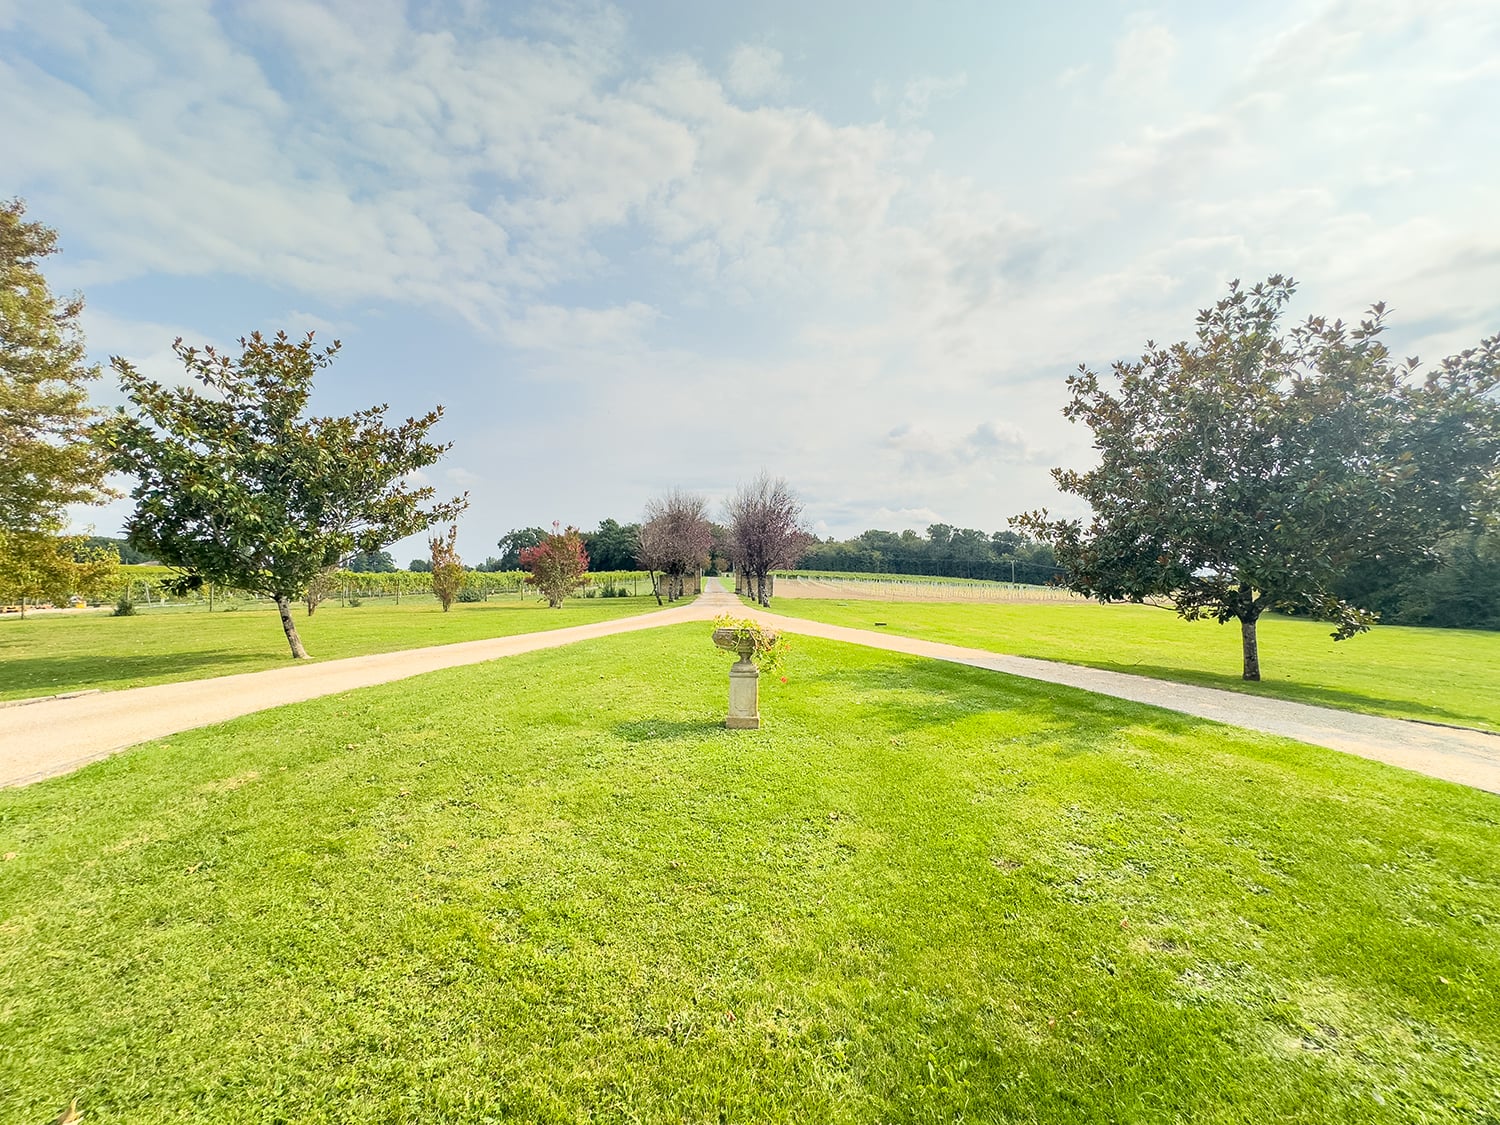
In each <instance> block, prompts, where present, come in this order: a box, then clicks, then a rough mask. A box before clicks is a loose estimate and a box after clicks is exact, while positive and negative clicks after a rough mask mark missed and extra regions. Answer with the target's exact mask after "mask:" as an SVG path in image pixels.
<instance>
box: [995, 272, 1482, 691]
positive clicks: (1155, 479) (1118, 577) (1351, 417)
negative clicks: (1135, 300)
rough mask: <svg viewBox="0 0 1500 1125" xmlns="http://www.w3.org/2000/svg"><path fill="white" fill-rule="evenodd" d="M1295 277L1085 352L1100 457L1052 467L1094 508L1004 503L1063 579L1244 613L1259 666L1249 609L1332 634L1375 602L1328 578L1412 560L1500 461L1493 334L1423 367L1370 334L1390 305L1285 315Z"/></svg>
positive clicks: (1084, 390)
mask: <svg viewBox="0 0 1500 1125" xmlns="http://www.w3.org/2000/svg"><path fill="white" fill-rule="evenodd" d="M1293 290H1294V285H1293V282H1292V281H1291V279H1290V278H1284V277H1272V278H1270V279H1268V280H1267V281H1265V282H1263V283H1261V284H1258V285H1256V286H1254V287H1253V288H1252V289H1249V290H1248V291H1247V290H1244V289H1241V288H1240V286H1239V284H1238V282H1236V283H1234V284H1232V285H1231V286H1230V291H1229V295H1228V296H1227V297H1225V298H1224V299H1223V300H1221V301H1220V302H1218V304H1217V305H1215V306H1214V307H1213V308H1211V309H1205V310H1204V311H1203V312H1202V313H1200V314H1199V317H1198V333H1197V338H1196V339H1195V340H1192V341H1185V342H1183V343H1179V344H1174V345H1172V346H1171V347H1168V348H1159V347H1157V346H1156V345H1155V344H1153V343H1151V342H1149V341H1148V342H1147V344H1146V352H1145V354H1144V355H1142V356H1141V358H1140V359H1139V360H1138V361H1134V362H1120V363H1116V364H1115V365H1114V376H1115V378H1114V380H1113V382H1114V386H1113V387H1112V388H1111V387H1108V386H1106V384H1105V382H1104V380H1101V379H1100V378H1099V376H1098V375H1096V374H1095V373H1094V372H1092V371H1090V370H1089V369H1088V368H1086V367H1080V368H1079V373H1078V374H1076V375H1073V376H1070V377H1069V379H1068V388H1069V390H1070V392H1071V398H1070V401H1069V403H1068V405H1067V406H1066V407H1065V408H1064V410H1063V414H1064V416H1065V417H1067V418H1068V419H1069V420H1070V421H1075V422H1083V423H1085V424H1086V425H1088V427H1089V428H1090V429H1092V430H1093V432H1094V448H1095V449H1096V450H1097V451H1098V454H1099V465H1098V467H1097V468H1093V469H1090V470H1088V471H1086V472H1077V471H1074V470H1064V469H1054V470H1053V476H1054V477H1055V478H1056V480H1057V483H1058V485H1059V486H1060V487H1061V488H1062V490H1063V491H1064V492H1071V493H1073V494H1074V495H1076V496H1080V497H1082V498H1083V499H1085V500H1087V501H1088V503H1089V505H1090V506H1091V507H1092V509H1093V515H1092V517H1091V519H1090V521H1089V522H1088V524H1087V525H1085V524H1084V523H1083V522H1082V521H1080V520H1053V519H1049V518H1048V516H1047V513H1046V512H1045V511H1042V512H1033V513H1031V514H1029V515H1026V516H1022V517H1019V518H1018V519H1017V520H1016V521H1015V522H1016V523H1017V524H1018V525H1019V526H1020V527H1022V528H1024V529H1025V530H1026V531H1029V532H1031V533H1032V534H1034V535H1036V536H1037V537H1038V538H1040V539H1042V540H1044V541H1045V542H1048V543H1050V544H1051V545H1052V547H1053V548H1054V550H1055V551H1056V553H1057V562H1058V564H1059V565H1060V566H1061V567H1063V568H1064V569H1065V571H1066V574H1067V577H1066V584H1067V585H1068V586H1069V587H1070V588H1071V589H1073V590H1076V591H1077V592H1078V593H1081V594H1084V595H1086V596H1089V597H1095V598H1098V599H1100V600H1101V601H1133V602H1144V601H1146V600H1148V599H1150V600H1153V601H1154V600H1158V599H1160V600H1164V601H1166V602H1168V603H1169V604H1171V605H1172V606H1173V607H1174V608H1175V609H1176V611H1177V612H1178V613H1179V614H1180V615H1181V616H1182V617H1184V618H1187V619H1188V620H1194V619H1197V618H1201V617H1211V618H1213V619H1214V620H1216V621H1218V622H1220V623H1221V624H1223V623H1227V622H1229V621H1238V622H1239V624H1240V637H1241V650H1242V656H1243V676H1244V678H1245V679H1246V680H1258V679H1260V652H1259V645H1258V641H1257V636H1256V622H1257V621H1258V620H1259V618H1260V616H1261V615H1262V614H1263V613H1265V612H1266V611H1267V610H1270V609H1285V610H1290V611H1294V612H1299V613H1304V614H1308V615H1310V616H1314V617H1321V618H1323V619H1324V620H1328V621H1331V622H1333V623H1334V624H1335V626H1336V628H1335V630H1334V633H1333V636H1334V638H1335V639H1336V640H1343V639H1345V638H1347V637H1350V636H1353V635H1354V634H1356V633H1359V632H1361V631H1363V630H1365V629H1368V628H1369V627H1370V625H1371V623H1372V622H1373V620H1374V614H1373V613H1371V612H1369V610H1368V608H1367V607H1364V606H1360V605H1356V604H1353V603H1351V602H1350V601H1347V600H1345V599H1344V598H1342V597H1340V596H1339V589H1340V583H1341V579H1342V578H1343V576H1344V575H1346V574H1348V573H1350V571H1351V569H1352V568H1357V567H1361V566H1374V567H1376V568H1378V569H1379V570H1380V571H1382V572H1393V571H1400V570H1402V569H1403V568H1407V567H1414V566H1415V567H1422V566H1425V565H1427V564H1429V563H1430V562H1432V561H1434V560H1435V559H1436V557H1437V552H1438V550H1439V546H1440V543H1441V542H1442V538H1443V534H1444V532H1446V531H1449V530H1451V529H1460V528H1472V527H1474V526H1476V525H1477V523H1478V521H1480V520H1481V519H1482V518H1483V517H1484V516H1485V513H1486V512H1487V511H1492V510H1493V507H1494V503H1495V486H1496V481H1497V479H1500V336H1496V337H1491V338H1490V339H1487V340H1485V341H1483V342H1482V343H1481V344H1480V345H1479V346H1478V347H1477V348H1472V349H1470V350H1469V351H1466V352H1463V353H1462V354H1460V355H1457V356H1453V357H1451V358H1449V359H1446V360H1444V361H1443V362H1442V363H1441V364H1440V365H1439V367H1438V369H1437V370H1436V371H1434V372H1432V373H1431V374H1429V375H1428V376H1427V377H1426V379H1425V380H1424V381H1421V382H1418V381H1417V380H1415V379H1414V378H1413V373H1414V372H1415V370H1416V366H1417V361H1416V360H1415V359H1409V360H1407V361H1406V362H1405V363H1400V364H1398V363H1396V362H1393V361H1392V359H1391V356H1390V353H1389V352H1388V351H1387V349H1386V347H1385V345H1384V344H1383V343H1382V342H1381V340H1380V335H1381V333H1382V331H1383V330H1384V327H1385V325H1384V313H1385V310H1384V306H1382V305H1375V306H1374V307H1373V308H1372V310H1371V313H1370V316H1369V318H1368V319H1366V320H1363V321H1361V322H1360V323H1359V324H1358V325H1357V326H1354V327H1350V326H1348V325H1345V324H1344V323H1343V322H1342V321H1332V322H1330V321H1327V320H1325V319H1323V318H1322V317H1315V318H1313V319H1311V320H1309V321H1307V322H1306V323H1305V324H1303V325H1300V326H1298V327H1296V328H1294V329H1293V330H1291V331H1290V332H1285V333H1284V332H1282V331H1280V330H1279V327H1278V324H1279V320H1280V317H1281V313H1282V310H1283V308H1284V307H1285V306H1286V304H1287V302H1288V301H1289V300H1290V299H1291V296H1292V293H1293Z"/></svg>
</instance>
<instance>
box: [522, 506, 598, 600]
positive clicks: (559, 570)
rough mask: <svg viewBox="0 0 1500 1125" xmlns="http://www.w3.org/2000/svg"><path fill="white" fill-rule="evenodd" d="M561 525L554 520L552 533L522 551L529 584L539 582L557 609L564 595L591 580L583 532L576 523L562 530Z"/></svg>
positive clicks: (523, 568)
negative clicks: (535, 544) (581, 532)
mask: <svg viewBox="0 0 1500 1125" xmlns="http://www.w3.org/2000/svg"><path fill="white" fill-rule="evenodd" d="M558 526H559V525H558V524H557V522H556V521H554V522H553V524H552V534H551V535H548V536H545V537H544V538H543V539H542V541H541V543H539V544H538V545H537V546H535V547H527V548H526V549H525V550H524V551H522V552H521V569H522V570H525V571H528V572H529V573H528V574H527V575H526V582H527V584H528V585H531V586H535V587H536V588H537V590H538V591H539V592H540V593H541V595H542V596H543V597H544V598H546V599H547V604H548V605H549V606H551V607H552V608H553V609H560V608H561V607H562V603H563V599H564V598H565V597H567V596H568V595H569V594H571V593H572V592H573V591H574V590H576V589H578V588H579V587H580V586H585V585H587V584H588V580H589V576H588V573H587V572H588V569H589V556H588V552H587V551H585V550H584V549H583V536H581V535H580V534H579V532H578V529H577V528H576V527H567V528H564V529H563V530H561V531H559V530H558Z"/></svg>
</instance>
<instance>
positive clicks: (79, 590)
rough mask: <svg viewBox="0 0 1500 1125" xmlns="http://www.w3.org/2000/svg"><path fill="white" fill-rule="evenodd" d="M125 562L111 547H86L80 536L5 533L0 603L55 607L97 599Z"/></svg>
mask: <svg viewBox="0 0 1500 1125" xmlns="http://www.w3.org/2000/svg"><path fill="white" fill-rule="evenodd" d="M119 565H120V557H119V556H118V555H117V554H115V552H114V548H112V547H90V546H87V544H86V542H85V538H84V537H83V536H81V535H52V534H49V533H47V532H44V531H8V530H5V529H3V528H0V603H3V604H8V605H19V606H20V607H21V613H22V615H23V616H24V614H25V612H26V606H27V604H28V603H29V604H31V605H37V604H39V603H42V602H50V603H51V604H53V605H56V606H66V605H67V604H68V600H69V598H71V597H72V596H74V595H77V596H78V597H81V598H93V597H98V596H99V595H100V594H102V593H104V592H105V591H107V590H109V589H110V588H111V587H112V586H113V583H114V581H115V576H116V573H117V572H118V570H119Z"/></svg>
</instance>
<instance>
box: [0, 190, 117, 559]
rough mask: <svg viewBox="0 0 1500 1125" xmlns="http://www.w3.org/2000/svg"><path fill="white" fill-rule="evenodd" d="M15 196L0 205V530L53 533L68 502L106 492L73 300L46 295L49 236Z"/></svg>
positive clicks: (89, 373) (53, 247) (53, 237)
mask: <svg viewBox="0 0 1500 1125" xmlns="http://www.w3.org/2000/svg"><path fill="white" fill-rule="evenodd" d="M25 214H26V206H25V204H23V203H22V202H21V201H20V200H11V201H9V202H3V201H0V532H5V533H17V534H41V533H48V534H56V533H57V532H59V531H61V530H62V529H63V527H64V526H65V524H66V512H65V509H66V507H67V505H69V504H78V503H94V502H97V501H99V500H102V499H104V498H105V497H107V496H109V495H112V494H111V493H110V491H109V490H108V489H106V488H104V486H103V479H104V473H105V467H106V466H105V461H106V459H105V454H104V451H103V450H102V448H101V447H100V446H99V445H98V443H96V442H95V441H94V440H93V432H94V419H95V411H94V409H93V408H92V407H91V406H90V405H89V401H88V384H89V383H90V382H92V381H93V380H95V379H97V378H98V377H99V368H98V367H97V366H93V365H89V364H86V363H85V362H84V355H85V350H84V343H83V335H82V333H81V332H80V331H79V327H78V317H79V314H80V313H81V312H82V311H83V298H82V297H80V296H78V295H77V294H74V295H73V296H70V297H66V298H56V297H54V296H53V295H52V292H51V290H50V289H49V288H48V285H47V279H46V277H45V276H43V274H42V270H41V267H40V265H39V262H40V260H41V259H42V258H45V257H47V256H48V255H50V254H55V253H56V252H57V234H56V232H55V231H52V230H50V229H49V228H47V227H45V226H43V225H42V224H41V223H35V222H26V221H25V219H24V216H25Z"/></svg>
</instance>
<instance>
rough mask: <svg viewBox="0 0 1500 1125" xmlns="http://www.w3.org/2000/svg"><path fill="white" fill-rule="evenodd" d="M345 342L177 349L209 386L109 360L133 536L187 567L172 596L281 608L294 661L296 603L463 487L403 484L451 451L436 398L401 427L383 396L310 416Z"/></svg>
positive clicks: (442, 507)
mask: <svg viewBox="0 0 1500 1125" xmlns="http://www.w3.org/2000/svg"><path fill="white" fill-rule="evenodd" d="M338 349H339V345H338V342H337V341H334V344H333V346H332V347H329V348H323V349H321V350H320V349H318V348H315V347H314V345H313V337H312V333H310V332H309V333H308V334H307V336H306V338H305V339H303V340H300V341H297V342H293V341H291V340H290V339H288V338H287V335H286V333H285V332H278V333H277V334H276V335H275V336H274V337H271V338H266V337H263V336H261V335H260V333H258V332H257V333H255V334H253V335H252V336H250V337H249V339H242V340H240V352H239V354H238V355H233V354H231V353H229V352H218V351H215V350H214V349H213V348H204V349H202V350H201V351H200V350H199V349H197V348H190V347H186V346H184V345H183V343H182V341H181V340H180V339H179V340H177V341H176V343H174V344H173V350H174V351H175V352H176V353H177V357H178V358H179V359H180V360H181V361H182V364H183V366H184V367H185V368H186V369H187V373H188V374H189V375H190V376H192V377H193V378H194V379H195V380H197V381H198V382H199V383H201V384H203V386H204V388H205V389H206V391H207V393H206V394H205V393H202V392H199V391H197V390H195V389H194V388H193V387H191V386H180V387H178V386H166V385H163V384H161V383H157V382H154V381H152V380H150V379H147V378H146V377H145V376H143V375H141V374H140V372H138V371H137V370H136V369H135V368H134V367H133V366H131V365H130V364H129V363H127V362H126V361H125V360H123V359H118V358H116V359H114V360H112V361H111V362H112V364H113V366H114V369H115V372H116V373H117V374H118V375H119V378H120V386H121V387H122V389H123V390H124V392H125V394H126V396H127V397H128V398H129V399H130V401H131V403H132V405H133V407H134V409H133V410H132V411H130V412H127V411H125V410H122V411H121V412H120V414H119V416H118V417H117V418H116V419H115V420H114V421H113V422H112V423H111V425H110V429H109V442H110V445H111V449H112V460H113V467H114V468H116V469H117V470H119V471H120V472H126V473H132V474H134V475H135V476H136V478H137V484H136V486H135V487H134V488H133V489H132V490H131V493H130V495H131V497H132V499H134V500H135V513H134V514H133V515H132V516H131V517H130V520H129V521H128V523H127V525H126V531H127V538H128V540H129V542H130V545H131V546H133V547H135V548H136V549H137V550H141V551H145V552H146V553H147V554H149V555H151V556H152V557H153V558H155V559H159V560H160V561H161V562H163V563H165V564H167V565H168V566H171V567H175V568H176V569H177V570H178V571H180V572H181V576H180V578H179V579H178V580H177V581H176V583H175V586H176V589H177V590H178V591H179V592H185V591H186V590H189V589H197V588H199V587H201V586H202V585H203V583H205V582H215V583H218V584H219V585H221V586H226V587H232V588H235V589H240V590H247V591H250V592H252V593H257V594H265V595H267V596H269V597H270V598H272V599H273V600H274V601H275V603H276V606H277V608H278V609H279V610H280V612H281V626H282V629H283V630H284V631H285V633H286V639H287V644H288V645H289V646H290V648H291V651H292V656H293V658H302V657H306V656H307V650H306V649H304V648H303V647H302V640H301V638H300V637H298V635H297V626H296V624H295V623H294V622H293V620H292V612H291V602H292V599H294V598H299V597H301V596H302V595H303V594H304V593H305V592H306V590H307V588H308V586H309V585H310V584H311V583H312V582H313V580H314V579H315V578H317V576H318V575H319V574H320V573H321V572H322V571H323V570H325V569H326V568H328V567H330V566H333V565H335V564H336V563H338V561H339V560H340V559H342V558H345V557H347V556H348V555H350V554H351V553H353V552H354V551H356V550H359V551H364V552H378V551H380V549H381V548H382V547H383V546H384V545H385V544H387V543H391V542H394V541H395V540H397V539H402V538H405V537H406V536H408V535H411V534H413V533H415V532H418V531H421V530H422V529H424V528H426V527H429V526H430V525H431V524H433V523H434V522H436V521H438V520H450V519H453V518H454V517H456V516H457V515H458V513H459V512H460V511H462V510H463V508H464V506H465V504H466V500H465V498H464V497H458V498H456V499H453V500H449V501H446V502H443V503H436V504H429V503H428V502H429V501H430V500H431V499H432V497H433V494H434V490H433V489H431V488H427V487H421V488H414V487H412V486H411V485H409V484H407V483H406V481H407V480H408V478H409V476H410V474H412V473H415V472H416V471H417V470H419V469H423V468H426V467H427V466H428V465H431V464H432V463H433V462H435V461H436V460H437V459H438V458H439V457H441V456H442V455H443V454H444V453H445V452H446V451H447V449H448V447H447V446H446V445H438V444H435V443H433V442H430V441H428V440H427V433H428V431H429V430H431V429H432V427H433V426H434V425H435V424H436V423H437V421H438V419H439V418H441V417H442V412H443V411H442V407H440V406H439V407H437V408H435V409H433V410H432V411H430V412H428V413H427V414H425V415H423V416H422V417H420V418H408V419H407V420H406V421H405V422H403V423H401V424H400V425H396V426H388V425H386V422H385V412H386V409H387V408H386V407H385V406H375V407H371V408H369V409H366V410H360V411H357V412H355V413H354V414H350V415H346V416H344V417H316V416H308V414H307V404H308V399H309V396H310V395H311V393H312V382H313V377H314V376H315V375H316V374H317V372H318V371H320V370H321V369H323V368H325V367H327V366H328V365H329V364H330V363H332V362H333V359H334V356H335V355H336V354H337V352H338Z"/></svg>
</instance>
